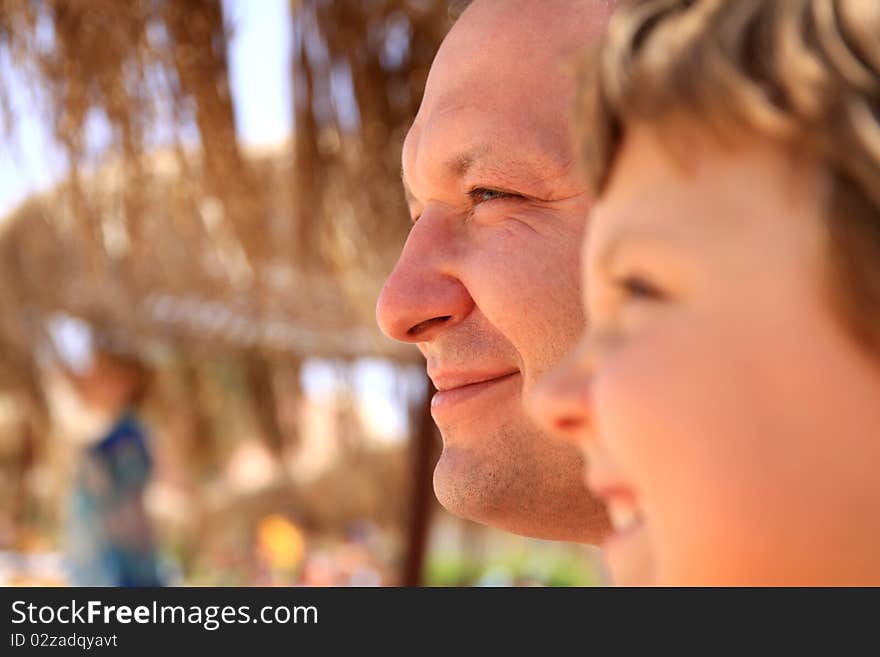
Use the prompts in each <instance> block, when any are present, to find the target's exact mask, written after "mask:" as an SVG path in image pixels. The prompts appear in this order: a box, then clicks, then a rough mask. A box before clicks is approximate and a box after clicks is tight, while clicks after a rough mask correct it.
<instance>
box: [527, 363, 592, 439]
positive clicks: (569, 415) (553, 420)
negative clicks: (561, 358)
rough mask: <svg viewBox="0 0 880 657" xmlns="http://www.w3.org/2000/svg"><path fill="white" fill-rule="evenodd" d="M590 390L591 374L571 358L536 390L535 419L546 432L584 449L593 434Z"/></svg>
mask: <svg viewBox="0 0 880 657" xmlns="http://www.w3.org/2000/svg"><path fill="white" fill-rule="evenodd" d="M591 387H592V376H591V374H590V372H589V370H588V369H586V368H584V367H582V366H580V365H579V364H578V363H577V362H576V360H575V356H571V357H569V358H568V360H566V361H565V362H563V363H562V364H560V365H559V366H558V367H557V368H556V369H555V370H553V371H552V372H551V373H550V374H548V375H547V376H546V377H545V378H544V379H543V380H542V381H541V382H540V383H539V384H538V385H537V386H536V388H535V390H534V391H533V393H532V395H531V400H530V410H531V413H532V416H533V417H534V418H535V419H536V420H537V421H538V423H539V424H540V425H541V426H542V427H543V428H544V429H545V430H547V431H549V432H551V433H552V434H554V435H556V436H558V437H559V438H562V439H565V440H568V441H570V442H573V443H576V444H578V445H581V446H584V445H585V444H586V443H587V441H588V440H589V436H590V432H591V430H592V411H591V406H592V401H591Z"/></svg>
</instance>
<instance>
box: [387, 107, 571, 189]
mask: <svg viewBox="0 0 880 657" xmlns="http://www.w3.org/2000/svg"><path fill="white" fill-rule="evenodd" d="M573 159H574V156H573V151H572V148H571V143H570V140H569V139H568V123H567V122H566V120H565V117H564V115H563V114H561V113H560V114H557V115H556V116H541V115H531V116H530V115H529V114H527V113H524V112H519V113H517V112H511V113H505V112H500V111H492V110H487V109H483V108H480V107H478V106H477V105H471V106H462V105H459V106H457V107H456V108H455V111H451V112H441V113H438V114H429V115H427V116H426V117H424V121H418V122H417V123H416V124H414V125H413V127H412V129H411V130H410V133H409V134H408V135H407V139H406V142H405V145H404V149H403V157H402V169H403V173H404V182H405V184H406V183H407V182H408V176H417V175H418V174H420V173H425V174H428V175H430V176H431V177H432V178H434V179H437V180H444V181H452V182H455V181H458V180H462V179H467V178H470V177H485V176H489V177H491V178H493V179H496V180H499V179H505V180H507V181H509V182H510V184H511V185H515V184H517V183H531V182H533V180H534V179H535V178H539V179H542V180H547V181H549V180H552V178H553V177H554V175H561V174H562V173H564V172H565V171H567V170H568V169H569V167H570V166H571V164H572V161H573ZM409 182H410V184H416V183H417V181H416V180H412V181H409Z"/></svg>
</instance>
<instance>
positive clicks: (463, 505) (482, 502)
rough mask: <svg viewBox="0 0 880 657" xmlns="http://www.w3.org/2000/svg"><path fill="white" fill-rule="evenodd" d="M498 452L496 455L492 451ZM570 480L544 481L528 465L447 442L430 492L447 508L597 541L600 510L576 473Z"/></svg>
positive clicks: (496, 523) (507, 525) (521, 529)
mask: <svg viewBox="0 0 880 657" xmlns="http://www.w3.org/2000/svg"><path fill="white" fill-rule="evenodd" d="M496 456H497V455H496ZM580 471H581V467H580V466H578V467H576V468H574V472H575V473H576V475H575V478H574V479H573V480H572V482H571V485H570V486H566V487H565V488H566V490H562V488H561V487H560V486H559V485H553V486H542V483H543V482H544V481H545V479H544V478H542V477H540V476H536V475H537V474H538V473H536V472H535V471H534V470H532V469H531V468H530V467H529V466H528V465H525V466H523V465H522V464H520V465H519V467H516V466H513V465H512V464H507V465H506V467H501V466H499V464H497V463H493V462H492V460H491V459H489V460H487V459H486V458H485V455H483V458H481V455H480V454H479V453H477V452H475V450H473V449H467V448H462V447H452V446H445V447H444V449H443V452H442V454H441V455H440V459H439V460H438V462H437V466H436V468H435V469H434V493H435V495H436V496H437V500H438V501H439V502H440V504H441V505H442V506H443V507H444V508H445V509H446V510H447V511H449V512H450V513H452V514H454V515H456V516H459V517H461V518H465V519H467V520H472V521H474V522H478V523H480V524H484V525H490V526H492V527H496V528H498V529H501V530H504V531H507V532H511V533H514V534H519V535H522V536H529V537H533V538H540V539H545V540H556V541H575V542H581V543H590V544H596V543H598V541H599V540H600V539H601V537H602V536H604V534H605V533H607V531H608V520H607V517H606V515H605V512H604V510H603V509H602V508H601V507H600V506H599V505H598V504H597V503H596V502H595V501H593V500H592V499H591V498H590V497H589V495H588V493H587V491H586V489H585V488H584V487H583V484H582V483H581V482H582V479H581V478H580V477H579V474H580Z"/></svg>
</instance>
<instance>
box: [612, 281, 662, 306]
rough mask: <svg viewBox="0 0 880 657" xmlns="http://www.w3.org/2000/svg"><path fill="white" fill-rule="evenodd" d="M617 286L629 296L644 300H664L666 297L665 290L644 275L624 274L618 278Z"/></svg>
mask: <svg viewBox="0 0 880 657" xmlns="http://www.w3.org/2000/svg"><path fill="white" fill-rule="evenodd" d="M617 287H618V288H620V289H621V290H622V291H623V292H624V294H625V295H626V296H627V297H630V298H634V299H639V300H642V301H662V300H663V299H665V298H666V294H665V293H664V292H663V290H661V289H660V288H659V287H657V286H656V285H654V284H653V283H652V282H651V281H649V280H648V279H647V278H645V277H644V276H638V275H630V276H624V277H622V278H620V279H618V281H617Z"/></svg>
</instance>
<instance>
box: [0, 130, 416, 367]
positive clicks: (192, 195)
mask: <svg viewBox="0 0 880 657" xmlns="http://www.w3.org/2000/svg"><path fill="white" fill-rule="evenodd" d="M288 152H289V151H288V148H287V147H286V145H280V146H279V147H278V148H276V149H271V150H266V149H262V150H261V151H259V152H257V153H254V154H247V155H246V159H247V161H248V162H249V164H250V165H251V166H252V167H253V170H254V171H255V172H257V173H258V175H257V176H255V178H256V179H257V180H259V181H260V185H259V188H258V189H255V190H252V194H253V196H254V198H257V199H258V201H259V206H260V207H261V208H263V209H264V210H266V229H267V230H268V231H269V232H270V234H271V236H272V239H271V240H269V241H270V242H272V243H279V242H283V241H284V239H285V235H289V234H290V233H292V232H295V231H296V225H295V222H296V215H295V213H294V210H293V208H292V207H291V195H290V194H289V193H288V187H289V180H290V176H291V175H292V172H291V171H290V168H291V167H290V163H289V162H288V161H287V153H288ZM144 163H145V166H144V171H145V172H146V175H144V177H143V179H142V185H143V186H142V188H141V190H140V194H141V198H142V201H141V226H140V228H141V235H140V237H139V239H138V241H137V242H135V241H133V239H132V236H131V235H130V234H129V233H128V232H127V226H126V223H125V221H124V196H125V193H124V185H125V184H126V178H125V176H124V175H123V174H122V172H121V171H120V167H119V165H118V164H116V165H112V164H111V165H108V166H106V167H104V168H103V169H101V170H100V171H99V172H98V173H96V174H94V175H92V176H89V177H84V178H83V180H82V181H81V182H80V188H81V190H82V191H83V192H84V193H83V197H84V200H83V202H84V203H86V205H87V208H88V210H87V212H88V216H89V224H90V226H91V231H90V233H89V235H87V236H86V237H84V236H83V235H82V231H81V230H80V228H81V227H80V224H79V222H78V221H77V218H76V217H74V216H73V214H72V212H71V209H70V208H71V199H70V196H71V194H73V193H74V191H73V189H72V188H71V185H70V184H69V183H65V184H62V185H60V186H59V187H58V188H56V189H54V190H52V191H51V192H49V193H47V194H42V195H39V196H36V197H34V198H32V199H30V200H29V201H27V202H26V203H24V204H23V205H22V207H20V208H19V209H18V210H17V211H16V212H15V213H13V214H12V215H11V216H10V217H8V218H6V219H5V220H3V224H2V226H3V228H2V231H0V270H2V278H3V281H4V283H3V287H4V288H6V289H7V290H9V289H12V290H14V291H15V295H16V299H12V300H10V301H11V306H7V307H15V306H18V308H19V310H20V311H22V313H21V314H19V317H18V319H19V320H27V318H32V319H33V318H45V317H47V316H49V315H52V314H53V313H66V314H70V315H74V316H77V317H81V318H84V319H86V320H88V321H90V323H92V324H93V325H95V326H96V327H98V328H99V329H101V328H104V329H107V330H112V331H113V332H115V333H116V334H117V337H118V338H119V339H120V340H121V341H123V342H128V343H136V342H139V341H147V342H151V341H152V342H156V341H166V342H167V341H170V342H173V343H174V344H177V345H180V346H184V347H186V348H188V349H198V348H207V349H211V350H214V351H216V350H218V349H220V350H223V349H238V348H248V349H250V348H260V349H263V350H267V351H270V352H285V353H288V354H294V355H296V356H299V357H305V356H324V357H334V356H335V357H351V356H357V355H371V354H372V355H378V356H383V357H388V358H393V359H396V360H410V359H413V358H415V357H416V356H417V354H416V353H415V352H414V350H412V348H406V347H403V346H401V345H398V344H396V343H393V342H391V341H389V340H387V339H386V338H384V337H383V336H381V335H380V334H379V331H378V329H377V327H376V324H375V321H374V319H373V317H372V311H371V306H372V303H373V301H374V300H375V298H376V295H377V293H378V289H379V287H380V285H381V276H380V275H378V273H377V272H372V273H371V272H369V271H366V272H365V271H358V270H356V269H353V268H350V269H342V268H341V269H335V268H333V267H331V266H329V265H327V264H324V265H323V266H321V267H318V266H312V267H308V268H306V267H302V266H299V264H298V263H297V262H296V261H294V260H293V259H291V258H287V259H285V258H284V253H283V252H282V253H272V252H269V253H264V254H262V257H260V258H258V259H253V258H252V259H250V260H249V259H248V258H247V257H246V255H245V254H244V253H243V252H242V250H241V247H240V245H239V243H238V242H237V241H236V239H235V236H234V234H233V232H232V230H231V227H230V226H229V225H228V222H227V219H226V217H225V216H224V212H223V206H222V204H221V203H220V202H219V201H218V200H217V199H216V198H215V197H213V196H211V195H210V194H209V193H208V192H207V191H206V190H204V189H203V188H202V187H201V185H200V180H201V176H200V171H199V163H198V162H197V161H194V158H192V157H188V158H187V157H184V158H178V157H176V156H175V155H174V154H173V153H170V152H163V153H158V154H155V155H152V156H148V157H145V158H144ZM85 199H87V201H86V200H85ZM91 239H94V240H95V242H96V243H97V246H98V248H94V247H95V244H91V245H90V244H88V243H84V242H86V240H91ZM89 246H91V247H93V248H91V249H90V248H89ZM7 319H11V318H7ZM30 323H31V322H30V321H26V323H25V324H23V325H21V324H19V325H18V326H17V327H13V326H8V332H14V333H23V335H24V336H27V337H30V336H33V333H32V328H33V327H32V326H30ZM7 324H9V322H7Z"/></svg>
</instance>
